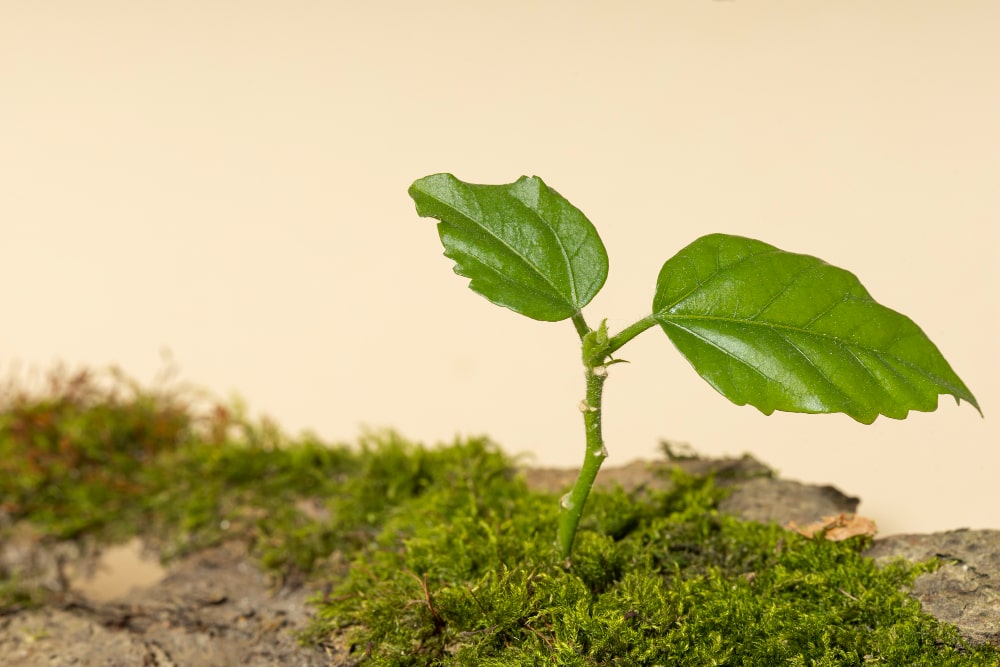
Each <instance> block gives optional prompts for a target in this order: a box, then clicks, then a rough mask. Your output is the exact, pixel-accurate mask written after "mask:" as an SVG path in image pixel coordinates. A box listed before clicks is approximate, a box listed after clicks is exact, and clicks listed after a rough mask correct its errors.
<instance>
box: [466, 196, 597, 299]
mask: <svg viewBox="0 0 1000 667" xmlns="http://www.w3.org/2000/svg"><path fill="white" fill-rule="evenodd" d="M510 197H511V198H512V199H514V200H515V201H516V202H517V203H519V204H521V206H523V207H524V208H525V209H527V210H528V211H530V212H531V213H532V214H533V215H534V216H535V217H536V218H537V219H538V220H539V221H540V222H541V223H542V224H543V225H545V226H546V227H547V228H548V230H549V231H550V232H552V236H553V238H555V240H556V243H557V244H558V245H559V251H560V253H561V254H562V256H563V261H564V262H565V264H566V268H567V272H566V273H567V274H568V276H569V283H570V292H571V296H572V302H571V303H569V306H570V307H571V308H576V307H577V303H578V302H579V296H578V295H577V293H576V277H575V276H574V275H573V269H572V265H571V264H570V262H569V259H568V256H567V253H566V248H565V246H564V245H563V242H562V239H560V238H559V235H558V234H556V233H555V229H554V228H553V227H552V225H550V224H549V222H548V221H547V220H546V219H545V218H544V217H542V216H541V215H540V214H539V213H538V212H537V211H535V210H534V209H532V208H531V207H530V206H528V205H527V204H525V203H524V202H523V201H521V200H520V199H518V198H517V197H515V196H514V195H513V194H510ZM476 203H477V204H478V203H479V198H478V197H476ZM449 208H451V210H452V211H454V212H455V213H456V214H457V215H458V217H460V218H463V219H465V220H466V221H468V222H469V223H471V224H472V226H473V227H475V228H477V229H479V230H481V231H482V232H484V233H485V234H486V235H487V236H489V237H490V238H493V239H495V240H496V241H497V242H498V243H499V244H500V245H502V246H503V247H505V248H507V250H509V251H510V253H511V254H512V255H514V256H515V257H516V258H517V259H519V260H520V261H521V263H522V264H524V265H525V266H527V267H528V269H529V270H530V271H531V272H532V273H534V274H535V275H537V276H538V277H540V278H541V279H542V282H544V283H546V284H547V285H548V286H549V287H551V288H552V291H553V292H554V293H555V294H557V295H559V296H560V298H564V297H563V294H562V291H561V290H560V289H559V288H558V287H557V286H556V285H555V284H553V282H552V281H551V280H550V279H549V278H548V276H546V275H545V273H543V272H542V271H539V270H538V269H537V268H536V267H535V266H534V265H533V264H532V263H531V262H530V261H529V260H528V259H527V258H526V257H525V256H524V255H522V254H521V253H520V252H518V251H517V250H515V249H514V248H513V247H512V246H511V245H510V244H509V243H507V242H506V241H504V240H503V239H502V238H500V237H499V236H497V235H496V234H494V233H493V231H492V230H491V229H490V228H489V227H487V226H486V225H484V224H483V223H481V222H479V221H478V220H475V219H473V218H470V217H469V216H468V215H467V214H465V213H463V212H462V211H460V210H458V209H457V208H455V207H454V206H450V205H449ZM479 209H480V210H482V207H481V206H480V207H479ZM521 287H526V288H527V286H525V285H523V284H522V285H521ZM527 289H529V290H530V288H527ZM534 291H537V290H534Z"/></svg>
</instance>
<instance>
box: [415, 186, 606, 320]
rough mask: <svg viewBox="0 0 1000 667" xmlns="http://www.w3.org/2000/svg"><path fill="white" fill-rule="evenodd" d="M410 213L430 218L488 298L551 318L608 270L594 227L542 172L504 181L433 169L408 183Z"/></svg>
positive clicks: (460, 268)
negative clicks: (467, 178)
mask: <svg viewBox="0 0 1000 667" xmlns="http://www.w3.org/2000/svg"><path fill="white" fill-rule="evenodd" d="M409 193H410V196H411V197H412V198H413V201H414V202H416V205H417V213H418V214H419V215H421V216H423V217H429V218H436V219H437V220H439V221H440V222H439V223H438V233H439V235H440V236H441V243H442V244H443V245H444V249H445V252H444V254H445V255H446V256H447V257H450V258H451V259H453V260H455V273H457V274H458V275H460V276H465V277H466V278H470V279H471V282H470V284H469V287H470V288H471V289H472V290H473V291H475V292H478V293H479V294H482V295H483V296H484V297H486V298H487V299H489V300H490V301H492V302H493V303H495V304H498V305H501V306H506V307H507V308H510V309H511V310H513V311H515V312H518V313H521V314H522V315H527V316H528V317H531V318H533V319H536V320H544V321H546V322H556V321H559V320H564V319H567V318H569V317H572V316H573V315H574V314H575V313H577V312H579V310H580V309H581V308H583V307H584V306H585V305H587V304H588V303H589V302H590V300H591V299H592V298H594V295H595V294H597V292H598V291H599V290H600V289H601V287H603V286H604V281H605V279H606V278H607V277H608V255H607V252H606V251H605V250H604V244H603V243H602V242H601V239H600V237H599V236H598V235H597V230H596V229H594V226H593V225H592V224H591V223H590V221H589V220H587V218H586V217H585V216H584V215H583V213H581V212H580V211H579V210H578V209H577V208H576V207H575V206H573V205H572V204H570V203H569V202H568V201H566V199H565V198H563V196H562V195H560V194H559V193H558V192H556V191H555V190H553V189H551V188H549V187H548V186H547V185H545V183H543V182H542V179H540V178H538V177H537V176H535V177H530V178H529V177H528V176H522V177H521V178H520V179H518V180H517V181H516V182H515V183H510V184H507V185H475V184H472V183H464V182H462V181H460V180H458V179H457V178H455V177H454V176H452V175H451V174H434V175H433V176H427V177H425V178H421V179H420V180H418V181H416V182H415V183H414V184H413V185H411V186H410V190H409Z"/></svg>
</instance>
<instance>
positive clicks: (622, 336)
mask: <svg viewBox="0 0 1000 667" xmlns="http://www.w3.org/2000/svg"><path fill="white" fill-rule="evenodd" d="M655 324H656V319H655V318H654V317H653V316H652V315H647V316H646V317H644V318H642V319H641V320H639V321H638V322H636V323H635V324H632V325H629V326H627V327H625V328H624V329H622V330H621V331H619V332H618V333H617V334H615V335H614V336H612V337H611V339H610V340H608V354H612V353H614V352H615V351H616V350H618V349H619V348H621V346H622V345H624V344H625V343H627V342H629V341H630V340H632V339H633V338H635V337H636V336H638V335H639V334H641V333H642V332H643V331H645V330H646V329H648V328H650V327H651V326H653V325H655Z"/></svg>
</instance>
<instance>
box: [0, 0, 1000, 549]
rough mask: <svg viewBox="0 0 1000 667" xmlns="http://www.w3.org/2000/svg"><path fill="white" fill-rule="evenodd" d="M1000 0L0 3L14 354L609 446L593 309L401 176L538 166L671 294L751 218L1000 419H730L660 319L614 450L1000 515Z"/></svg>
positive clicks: (2, 331)
mask: <svg viewBox="0 0 1000 667" xmlns="http://www.w3.org/2000/svg"><path fill="white" fill-rule="evenodd" d="M998 29H1000V3H996V2H992V1H989V0H983V1H981V2H975V1H970V0H949V2H937V1H919V0H883V1H881V2H869V1H867V0H864V1H862V0H856V1H851V0H843V1H839V2H809V1H801V2H795V3H789V2H778V1H773V2H768V1H760V0H753V1H751V0H734V1H711V0H699V1H689V2H680V1H678V2H664V1H663V0H656V1H638V0H637V1H635V2H629V3H608V2H595V1H575V2H526V1H520V0H508V1H505V2H502V3H501V2H471V3H470V2H467V1H457V0H456V1H441V0H429V1H425V2H419V3H413V2H404V1H402V0H388V1H386V2H370V3H359V2H315V1H303V0H298V1H296V0H292V1H283V2H274V1H272V2H262V1H245V0H241V1H240V2H235V1H228V2H227V1H225V0H220V1H218V2H204V1H202V0H198V1H192V0H172V1H171V2H142V1H139V2H136V1H134V0H129V1H125V0H121V1H113V0H93V1H91V2H86V3H80V2H70V1H68V0H62V1H59V0H53V1H50V2H19V1H16V0H0V232H2V233H0V240H2V243H3V246H2V247H3V254H2V262H0V285H2V290H3V293H2V303H3V310H2V312H3V317H2V320H0V372H3V373H7V372H14V371H15V370H17V369H21V372H24V371H25V369H29V370H30V369H32V368H34V369H46V368H49V367H51V365H52V364H53V363H55V362H58V361H63V362H66V363H68V364H70V365H72V366H77V365H88V366H96V367H100V366H105V365H107V364H118V365H120V366H121V367H122V368H124V369H125V370H126V371H127V372H129V373H130V374H132V375H134V376H136V377H138V378H139V379H140V380H142V381H144V382H149V381H152V379H153V378H154V377H155V376H156V375H157V373H158V372H159V371H160V370H162V368H163V365H164V361H163V359H162V357H161V354H162V351H163V350H169V351H170V354H171V355H172V357H173V359H174V360H175V362H176V363H177V364H178V365H179V366H180V369H181V375H182V377H183V379H185V380H188V381H191V382H193V383H195V384H198V385H201V386H204V387H207V388H208V389H210V390H212V391H214V392H216V393H217V394H218V395H220V396H223V397H226V396H229V395H230V394H232V393H233V392H238V393H239V394H240V395H241V396H243V397H244V398H245V399H246V400H247V401H248V403H249V404H250V406H251V407H252V408H253V409H254V410H257V411H262V412H264V413H266V414H268V415H271V416H272V417H274V418H275V419H276V420H277V421H278V422H279V423H280V424H281V425H283V426H284V427H285V428H286V429H288V430H290V431H291V432H297V431H299V430H301V429H311V430H313V431H315V432H317V433H318V434H319V435H321V436H322V437H324V438H326V439H329V440H351V439H354V438H356V437H357V435H358V434H359V433H361V432H362V429H364V428H381V427H392V428H396V429H398V430H399V431H400V432H401V433H403V434H404V435H406V436H409V437H411V438H415V439H419V440H422V441H425V442H436V441H450V440H451V439H452V438H453V437H454V436H455V435H456V434H481V433H485V434H488V435H490V436H491V437H492V438H493V439H495V440H496V441H497V442H499V443H500V444H501V445H502V446H503V447H504V448H505V449H506V450H508V451H510V452H512V453H517V452H530V453H532V454H533V456H534V458H535V461H536V462H537V463H539V464H547V465H562V466H575V465H577V464H578V460H579V459H580V458H581V457H582V424H581V420H580V415H579V412H578V411H577V403H578V402H579V400H580V399H581V398H582V394H583V378H582V373H581V365H580V361H579V346H578V341H577V338H576V334H575V332H574V329H573V327H572V325H571V324H569V323H568V322H563V323H554V324H553V323H540V322H535V321H532V320H528V319H525V318H522V317H520V316H518V315H515V314H513V313H511V312H510V311H507V310H504V309H501V308H497V307H495V306H493V305H492V304H490V303H488V302H487V301H486V300H484V299H482V298H481V297H479V296H478V295H475V294H474V293H472V292H470V291H469V290H468V289H467V287H466V281H465V280H464V279H462V278H459V277H457V276H455V275H454V274H453V273H452V271H451V268H452V262H451V261H449V260H447V259H446V258H444V257H443V256H442V254H441V253H442V249H441V246H440V243H439V241H438V238H437V233H436V230H435V228H434V225H433V223H432V222H431V221H429V220H425V219H420V218H418V217H417V216H416V215H415V212H414V208H413V205H412V202H411V201H410V199H409V198H408V197H407V195H406V189H407V187H408V186H409V184H410V183H411V182H412V181H413V180H415V179H416V178H419V177H421V176H424V175H427V174H431V173H435V172H439V171H450V172H452V173H454V174H456V175H457V176H459V177H460V178H462V179H464V180H468V181H472V182H479V183H506V182H510V181H513V180H515V179H516V178H517V177H518V176H520V175H522V174H537V175H539V176H542V177H543V178H544V179H545V180H546V182H547V183H548V184H549V185H550V186H552V187H554V188H555V189H557V190H559V191H560V192H561V193H562V194H563V195H564V196H566V197H567V198H568V199H570V201H572V202H573V203H575V204H576V205H577V206H578V207H579V208H580V209H582V210H583V211H584V212H585V213H586V214H587V215H588V217H589V218H590V219H591V220H592V221H593V222H594V224H595V225H596V226H597V228H598V229H599V230H600V232H601V234H602V236H603V238H604V241H605V243H606V245H607V248H608V252H609V254H610V257H611V272H610V277H609V280H608V282H607V285H606V287H605V289H604V291H603V292H602V293H601V294H599V295H598V297H597V298H596V299H595V300H594V302H593V303H592V304H591V305H590V306H589V307H588V308H587V310H586V311H585V313H586V314H587V316H588V318H589V320H590V322H591V323H592V324H596V323H597V322H598V321H600V319H601V318H602V317H607V318H609V324H610V326H611V328H612V330H617V329H619V328H621V327H622V326H625V325H627V324H629V323H631V322H633V321H634V320H635V319H638V318H639V317H642V316H643V315H645V314H647V313H648V312H649V310H650V304H651V299H652V293H653V286H654V283H655V279H656V274H657V272H658V270H659V268H660V265H661V264H662V262H663V261H664V260H666V259H667V258H668V257H670V256H671V255H672V254H673V253H674V252H676V251H677V250H679V249H680V248H681V247H683V246H684V245H686V244H687V243H689V242H690V241H692V240H694V239H695V238H697V237H698V236H701V235H703V234H706V233H709V232H717V231H718V232H727V233H731V234H741V235H747V236H753V237H756V238H760V239H762V240H764V241H766V242H768V243H771V244H773V245H777V246H778V247H780V248H783V249H786V250H791V251H796V252H805V253H809V254H815V255H818V256H821V257H822V258H824V259H826V260H827V261H829V262H831V263H833V264H836V265H839V266H842V267H844V268H847V269H849V270H851V271H853V272H854V273H856V274H857V275H858V276H859V277H860V279H861V280H862V282H863V283H864V285H865V286H866V287H867V288H868V289H869V291H870V292H871V293H872V294H873V296H874V297H875V298H876V299H878V300H879V301H880V302H882V303H884V304H885V305H888V306H890V307H892V308H894V309H896V310H899V311H901V312H904V313H906V314H907V315H909V316H910V317H912V318H913V319H914V320H915V321H916V322H917V323H918V324H920V325H921V327H922V328H923V329H924V330H925V332H926V333H927V334H928V335H929V336H930V337H931V339H932V340H934V341H935V343H936V344H937V345H938V346H939V347H940V348H941V350H942V352H943V353H944V354H945V356H946V357H947V358H948V360H949V361H950V362H951V364H952V366H953V367H954V368H955V370H956V371H957V372H958V373H959V375H960V376H961V377H962V378H963V379H964V380H965V382H966V383H967V384H968V386H969V387H970V388H971V389H972V391H973V392H974V393H975V394H976V396H977V398H978V399H979V402H980V404H981V405H982V407H983V411H984V413H985V415H986V418H985V419H982V418H980V416H979V415H978V413H977V412H976V411H975V410H974V409H973V408H971V407H970V406H968V405H961V406H956V405H955V402H954V401H953V400H952V399H951V398H950V397H942V399H941V402H940V408H939V410H938V411H937V412H935V413H927V414H924V413H915V414H912V415H911V416H910V417H909V418H908V419H907V420H905V421H894V420H889V419H885V418H880V419H879V420H878V421H877V422H876V423H875V424H874V425H873V426H863V425H861V424H857V423H855V422H853V421H852V420H851V419H850V418H848V417H846V416H843V415H823V416H813V415H789V414H776V415H773V416H771V417H764V416H763V415H761V414H760V413H759V412H757V411H756V410H755V409H754V408H751V407H736V406H733V405H731V404H729V403H728V401H726V400H725V399H723V398H722V397H721V396H719V395H718V394H716V393H715V391H714V390H713V389H711V388H710V387H709V386H708V385H707V384H705V383H704V382H703V381H702V380H701V379H700V378H698V376H697V375H696V374H695V373H694V372H693V371H692V370H691V369H690V367H689V366H688V364H687V362H686V361H684V359H683V358H682V357H680V355H679V354H677V353H676V352H675V351H674V349H673V348H672V347H671V345H670V344H669V342H668V341H667V339H666V338H665V337H664V336H663V335H662V333H661V332H659V331H658V330H656V329H654V330H650V331H648V332H647V333H645V334H643V335H642V336H640V337H639V338H638V339H636V340H635V341H634V342H633V343H632V344H630V345H629V347H628V348H626V349H625V350H624V351H623V352H624V354H623V356H624V357H626V358H627V359H630V360H631V361H632V362H633V363H632V364H629V365H619V366H614V367H613V368H612V369H611V378H610V381H609V382H608V385H607V388H606V391H605V397H606V398H605V400H606V405H605V434H606V439H607V443H608V449H609V450H610V452H611V458H610V460H609V461H608V465H614V464H621V463H625V462H628V461H629V460H631V459H634V458H637V457H643V458H650V457H654V456H656V455H657V452H658V449H657V443H658V441H659V440H660V439H661V438H666V439H671V440H679V441H686V442H689V443H691V445H692V446H693V447H694V448H695V449H696V450H698V451H700V452H702V453H704V454H708V455H721V454H732V455H738V454H741V453H743V452H752V453H753V454H754V455H755V456H757V457H759V458H760V459H762V460H764V461H766V462H768V463H769V464H771V465H772V466H774V467H776V468H777V469H778V470H779V471H780V472H781V474H782V475H784V476H786V477H791V478H796V479H801V480H804V481H809V482H820V483H834V484H836V485H837V486H838V487H840V488H841V489H842V490H844V491H845V492H847V493H850V494H856V495H860V496H861V497H862V498H863V504H862V506H861V511H862V513H864V514H865V515H867V516H870V517H873V518H874V519H876V520H877V521H878V523H879V524H880V526H881V527H882V529H883V532H899V531H933V530H942V529H949V528H958V527H962V526H969V527H974V528H986V527H992V528H1000V485H998V484H997V481H996V480H997V471H998V469H1000V421H997V415H1000V412H998V411H1000V380H998V375H1000V356H998V351H997V349H998V348H997V343H996V341H997V325H998V324H1000V318H998V315H997V310H998V306H1000V298H998V296H997V294H998V292H997V290H998V287H1000V280H998V277H1000V269H998V260H1000V252H998V244H997V242H998V240H1000V239H998V232H997V226H998V217H1000V187H998V183H1000V77H998V76H997V72H998V71H1000V40H998V39H997V34H998Z"/></svg>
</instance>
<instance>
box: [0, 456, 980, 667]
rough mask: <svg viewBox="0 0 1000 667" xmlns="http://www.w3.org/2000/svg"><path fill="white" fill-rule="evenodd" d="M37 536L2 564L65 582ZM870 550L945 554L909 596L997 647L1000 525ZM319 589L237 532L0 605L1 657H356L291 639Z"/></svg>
mask: <svg viewBox="0 0 1000 667" xmlns="http://www.w3.org/2000/svg"><path fill="white" fill-rule="evenodd" d="M664 465H668V464H662V463H661V464H650V463H645V462H641V461H639V462H635V463H631V464H629V465H626V466H620V467H617V468H607V469H604V470H602V471H601V474H600V476H599V477H598V482H597V483H598V484H599V485H603V486H610V485H614V484H621V485H622V486H623V487H624V488H626V489H629V490H633V489H638V490H641V489H644V488H654V487H657V486H662V485H664V484H667V483H669V482H667V481H666V480H665V478H664V476H663V475H662V474H658V473H657V472H656V469H657V468H662V467H663V466H664ZM669 465H677V466H680V467H681V468H683V469H685V470H687V471H688V472H692V473H706V472H714V473H715V474H716V479H717V481H718V483H719V484H722V485H727V486H731V487H732V488H733V490H732V492H731V493H730V495H729V497H728V498H726V500H725V501H724V502H723V503H722V505H721V506H720V509H721V510H722V511H724V512H728V513H730V514H733V515H736V516H740V517H742V518H745V519H752V520H755V521H765V522H766V521H776V522H778V523H781V524H783V525H784V524H787V523H788V522H789V521H795V522H796V523H800V524H806V523H809V522H812V521H816V520H819V519H821V518H822V517H824V516H829V515H836V514H839V513H841V512H853V511H855V509H856V508H857V505H858V499H857V498H852V497H850V496H847V495H845V494H843V493H841V492H840V491H838V490H837V489H835V488H834V487H831V486H812V485H806V484H800V483H798V482H794V481H789V480H781V479H776V478H775V477H774V475H773V473H772V472H771V471H770V470H769V469H768V468H767V467H766V466H765V465H763V464H761V463H760V462H758V461H756V460H755V459H753V458H752V457H749V456H747V457H743V458H741V459H723V460H710V459H700V458H694V457H691V458H685V459H678V460H674V461H672V462H671V463H670V464H669ZM525 476H526V478H527V480H528V483H529V484H531V485H532V486H533V487H534V488H538V489H542V490H548V491H553V492H555V491H561V490H563V489H565V488H567V487H568V486H569V485H570V484H572V482H573V481H574V480H575V477H576V473H575V472H574V471H566V470H538V469H532V470H527V471H525ZM37 546H38V545H34V548H33V545H32V543H31V540H30V539H25V540H20V541H17V542H16V543H13V542H10V541H8V543H6V544H2V545H0V568H12V569H17V570H20V569H22V568H23V567H24V566H25V564H26V563H28V564H30V565H31V566H32V567H33V568H35V569H37V570H39V571H40V572H41V575H40V576H41V578H40V581H41V582H43V583H44V584H45V585H48V586H50V587H62V588H65V584H66V581H65V577H64V575H63V574H62V565H61V563H62V562H63V561H65V560H66V559H68V558H72V557H74V553H72V551H73V549H74V548H75V547H68V546H59V547H57V548H56V549H54V550H53V549H51V548H47V549H46V550H40V549H39V548H37ZM867 555H869V556H871V557H872V558H875V559H877V560H879V561H883V560H886V559H892V558H896V557H903V558H906V559H910V560H926V559H928V558H931V557H938V558H940V559H941V560H942V561H943V562H944V565H943V566H942V567H941V568H939V569H938V570H937V571H936V572H933V573H929V574H925V575H922V576H921V577H920V578H919V579H918V580H917V582H916V584H915V586H914V588H913V591H912V592H911V594H912V595H913V596H914V597H916V598H917V599H918V600H920V602H921V603H922V604H923V606H924V609H925V610H926V611H927V612H928V613H930V614H932V615H934V616H936V617H937V618H939V619H941V620H944V621H947V622H950V623H953V624H955V625H956V626H957V627H958V628H959V630H960V631H961V633H962V635H963V636H964V637H966V638H967V639H969V640H970V641H972V642H975V643H980V642H991V643H994V644H997V645H1000V531H995V530H994V531H989V530H982V531H971V530H958V531H951V532H947V533H937V534H933V535H897V536H893V537H887V538H882V539H878V540H876V541H875V543H874V544H873V546H872V547H871V549H870V550H869V551H868V552H867ZM312 592H313V591H312V590H311V589H309V588H306V587H295V586H291V585H288V586H285V587H282V588H277V589H276V588H275V586H274V582H272V581H269V580H268V579H267V578H266V577H265V576H264V575H262V574H261V573H260V572H259V571H258V570H257V569H256V568H255V567H254V566H253V565H252V564H251V562H250V560H249V559H248V558H247V552H246V548H245V545H243V544H241V543H239V542H230V543H227V544H224V545H221V546H219V547H215V548H213V549H209V550H206V551H203V552H201V553H198V554H195V555H193V556H191V557H188V558H185V559H182V560H179V561H177V562H175V563H174V564H172V565H171V566H170V568H169V569H168V574H167V576H166V577H165V578H164V579H163V580H162V581H160V582H159V583H157V584H155V585H154V586H150V587H146V588H142V589H138V590H133V591H131V592H130V593H128V594H126V595H124V596H121V597H118V598H115V599H112V600H109V601H96V600H88V599H86V598H85V597H82V596H80V595H79V594H77V593H74V592H72V591H70V592H66V593H63V594H61V595H60V596H58V597H57V599H56V601H55V602H54V603H53V604H49V605H47V606H45V607H43V608H41V609H25V610H17V609H8V610H6V611H3V610H0V656H2V664H3V665H12V666H14V665H17V666H24V667H41V666H42V665H45V666H53V665H83V666H88V665H92V666H95V667H96V666H102V667H112V666H118V665H122V666H125V665H156V666H158V667H169V666H173V665H177V666H180V665H183V666H185V667H202V666H204V667H208V666H210V665H243V666H246V667H257V666H260V667H263V666H264V665H287V666H291V667H314V666H319V665H350V664H352V662H351V661H350V659H349V657H348V649H349V647H348V646H346V645H343V644H331V645H329V646H324V647H322V648H320V649H313V648H304V647H302V646H299V645H298V643H297V642H296V640H295V631H296V630H299V629H302V628H303V627H304V625H305V622H306V620H307V618H308V614H309V611H310V610H309V606H308V604H307V599H308V597H309V596H310V595H311V594H312Z"/></svg>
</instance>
